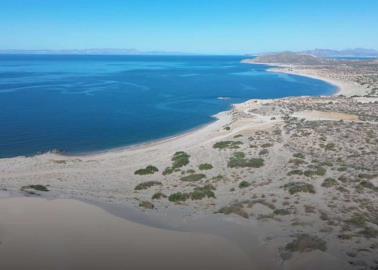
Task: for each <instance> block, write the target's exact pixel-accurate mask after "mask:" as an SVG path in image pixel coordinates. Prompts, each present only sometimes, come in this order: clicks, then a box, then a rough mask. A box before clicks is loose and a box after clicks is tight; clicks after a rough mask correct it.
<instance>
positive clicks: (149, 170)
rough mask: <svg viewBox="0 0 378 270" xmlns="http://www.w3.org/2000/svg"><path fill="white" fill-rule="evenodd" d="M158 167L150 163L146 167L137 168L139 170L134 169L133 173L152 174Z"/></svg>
mask: <svg viewBox="0 0 378 270" xmlns="http://www.w3.org/2000/svg"><path fill="white" fill-rule="evenodd" d="M158 171H159V169H158V168H156V167H155V166H152V165H148V166H147V167H146V168H144V169H139V170H136V171H135V172H134V174H136V175H146V174H154V173H155V172H158Z"/></svg>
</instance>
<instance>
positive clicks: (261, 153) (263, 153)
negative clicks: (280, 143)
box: [259, 149, 269, 156]
mask: <svg viewBox="0 0 378 270" xmlns="http://www.w3.org/2000/svg"><path fill="white" fill-rule="evenodd" d="M267 154H269V150H268V149H263V150H261V151H260V152H259V155H260V156H263V155H267Z"/></svg>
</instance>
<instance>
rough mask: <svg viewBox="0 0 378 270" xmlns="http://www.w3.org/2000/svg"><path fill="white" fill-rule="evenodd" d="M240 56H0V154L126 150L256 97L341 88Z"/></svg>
mask: <svg viewBox="0 0 378 270" xmlns="http://www.w3.org/2000/svg"><path fill="white" fill-rule="evenodd" d="M244 58H245V57H243V56H108V55H107V56H105V55H104V56H99V55H96V56H95V55H0V157H1V158H5V157H14V156H19V155H25V156H30V155H35V154H38V153H43V152H47V151H50V150H59V151H62V152H64V153H67V154H81V153H89V152H97V151H103V150H108V149H113V148H117V147H123V146H129V145H133V144H138V143H143V142H148V141H151V140H156V139H160V138H164V137H168V136H172V135H176V134H179V133H182V132H185V131H188V130H190V129H193V128H196V127H199V126H201V125H204V124H207V123H210V122H211V121H214V118H213V115H214V114H216V113H218V112H220V111H224V110H227V109H229V108H230V105H231V104H233V103H240V102H243V101H245V100H248V99H251V98H280V97H289V96H303V95H309V96H318V95H330V94H332V93H334V92H335V90H336V88H335V87H334V86H332V85H330V84H327V83H325V82H323V81H319V80H314V79H310V78H305V77H300V76H294V75H286V74H278V73H272V72H268V71H267V69H268V67H267V66H264V65H249V64H242V63H240V61H241V60H242V59H244Z"/></svg>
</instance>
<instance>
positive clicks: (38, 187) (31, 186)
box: [21, 185, 49, 192]
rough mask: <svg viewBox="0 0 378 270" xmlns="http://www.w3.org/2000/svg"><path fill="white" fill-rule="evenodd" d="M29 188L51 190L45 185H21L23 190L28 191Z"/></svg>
mask: <svg viewBox="0 0 378 270" xmlns="http://www.w3.org/2000/svg"><path fill="white" fill-rule="evenodd" d="M28 189H34V190H37V191H43V192H47V191H49V189H48V188H47V187H46V186H44V185H28V186H23V187H21V190H22V191H28Z"/></svg>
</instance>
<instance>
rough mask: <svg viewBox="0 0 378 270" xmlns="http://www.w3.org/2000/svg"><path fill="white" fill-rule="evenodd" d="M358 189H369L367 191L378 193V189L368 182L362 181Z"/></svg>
mask: <svg viewBox="0 0 378 270" xmlns="http://www.w3.org/2000/svg"><path fill="white" fill-rule="evenodd" d="M358 188H360V189H362V188H367V189H371V190H374V191H378V187H376V186H374V184H373V183H371V182H370V181H367V180H363V181H361V182H360V183H359V184H358Z"/></svg>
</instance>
